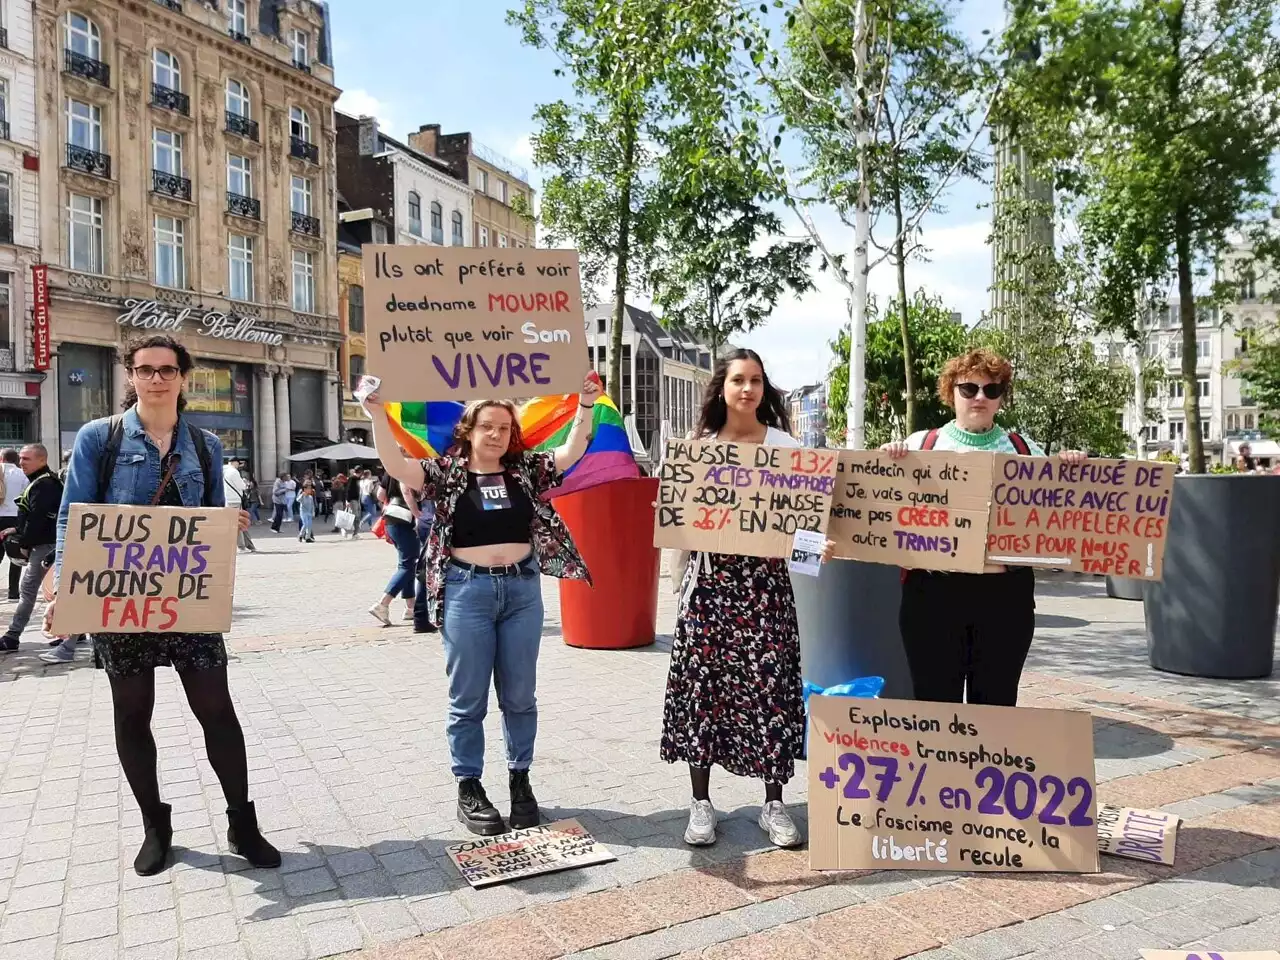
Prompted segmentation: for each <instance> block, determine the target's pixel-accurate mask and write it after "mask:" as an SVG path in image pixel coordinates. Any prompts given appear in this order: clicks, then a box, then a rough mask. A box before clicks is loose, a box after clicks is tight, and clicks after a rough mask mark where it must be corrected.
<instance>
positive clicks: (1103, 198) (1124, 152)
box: [1002, 0, 1280, 473]
mask: <svg viewBox="0 0 1280 960" xmlns="http://www.w3.org/2000/svg"><path fill="white" fill-rule="evenodd" d="M1006 43H1007V46H1008V49H1010V50H1017V51H1034V55H1033V56H1029V57H1027V58H1025V59H1022V60H1015V61H1013V65H1012V68H1011V71H1010V77H1009V87H1008V96H1007V97H1006V98H1005V100H1004V101H1003V103H1002V113H1003V119H1004V120H1005V121H1006V122H1008V123H1009V124H1010V126H1011V128H1013V129H1015V130H1016V132H1017V133H1018V135H1019V136H1020V138H1021V139H1022V140H1023V143H1024V144H1025V145H1028V146H1030V147H1031V148H1032V149H1033V150H1035V151H1037V152H1039V154H1040V155H1041V156H1043V157H1045V158H1047V159H1048V160H1049V161H1050V162H1051V163H1052V164H1053V166H1054V173H1055V176H1054V182H1055V184H1056V186H1057V187H1058V189H1059V191H1061V192H1062V193H1063V194H1064V195H1066V196H1069V197H1074V198H1078V201H1079V206H1078V209H1077V210H1076V217H1075V219H1076V222H1077V223H1078V224H1079V228H1080V232H1081V238H1082V249H1083V252H1084V254H1085V255H1086V256H1087V257H1088V259H1089V261H1090V264H1091V266H1092V268H1093V269H1095V270H1096V271H1097V274H1098V283H1097V287H1096V293H1097V296H1096V297H1095V299H1094V303H1093V312H1094V318H1095V320H1096V321H1097V322H1098V323H1099V324H1101V325H1102V326H1103V327H1106V328H1109V329H1117V330H1123V331H1126V332H1128V333H1132V331H1133V326H1134V324H1135V322H1136V320H1137V318H1138V317H1139V316H1140V315H1141V312H1142V311H1141V309H1140V306H1141V301H1142V295H1143V291H1144V289H1146V288H1148V287H1149V286H1151V285H1153V284H1163V283H1165V282H1167V280H1168V278H1169V277H1171V276H1172V277H1176V280H1177V297H1178V309H1179V317H1180V321H1181V328H1182V379H1183V383H1184V389H1183V395H1184V397H1185V400H1184V407H1183V409H1184V413H1185V416H1186V422H1187V438H1188V441H1189V444H1188V446H1189V450H1188V453H1189V459H1190V467H1191V470H1192V472H1196V473H1202V472H1204V469H1205V458H1204V447H1203V443H1202V440H1201V436H1200V431H1199V429H1197V427H1198V424H1199V423H1200V402H1199V392H1198V390H1197V389H1196V307H1197V297H1196V293H1195V277H1196V274H1197V272H1198V270H1199V271H1204V269H1205V265H1206V264H1210V263H1212V262H1213V260H1214V259H1215V258H1216V257H1217V256H1218V255H1219V254H1220V253H1221V252H1222V251H1223V250H1224V248H1225V247H1226V245H1227V243H1228V241H1229V239H1230V238H1231V236H1232V235H1233V234H1234V233H1235V232H1236V231H1238V230H1240V229H1241V228H1242V227H1244V226H1246V225H1247V224H1248V223H1249V222H1250V221H1251V220H1252V219H1253V218H1254V217H1255V215H1256V214H1258V213H1260V212H1261V211H1262V209H1263V205H1264V204H1265V202H1266V200H1267V199H1268V198H1269V195H1270V164H1271V160H1272V158H1273V157H1274V156H1275V155H1276V151H1277V149H1278V148H1280V32H1278V31H1277V29H1276V6H1275V3H1274V0H1215V2H1212V3H1196V2H1188V0H1020V2H1018V3H1017V4H1016V5H1015V7H1014V10H1013V16H1012V19H1011V22H1010V26H1009V29H1008V31H1007V33H1006Z"/></svg>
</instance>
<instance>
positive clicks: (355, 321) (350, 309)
mask: <svg viewBox="0 0 1280 960" xmlns="http://www.w3.org/2000/svg"><path fill="white" fill-rule="evenodd" d="M347 331H348V332H349V333H364V287H362V286H360V285H359V284H356V283H353V284H352V285H351V286H349V287H348V288H347ZM360 372H361V373H363V372H364V371H363V370H361V371H360Z"/></svg>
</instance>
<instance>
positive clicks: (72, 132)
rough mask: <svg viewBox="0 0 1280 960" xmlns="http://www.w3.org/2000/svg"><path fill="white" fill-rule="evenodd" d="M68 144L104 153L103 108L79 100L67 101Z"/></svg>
mask: <svg viewBox="0 0 1280 960" xmlns="http://www.w3.org/2000/svg"><path fill="white" fill-rule="evenodd" d="M67 143H69V144H71V146H73V147H80V148H81V149H84V150H92V151H93V152H94V153H102V152H103V151H102V108H101V107H99V106H97V105H95V104H92V103H81V102H80V101H79V100H68V101H67Z"/></svg>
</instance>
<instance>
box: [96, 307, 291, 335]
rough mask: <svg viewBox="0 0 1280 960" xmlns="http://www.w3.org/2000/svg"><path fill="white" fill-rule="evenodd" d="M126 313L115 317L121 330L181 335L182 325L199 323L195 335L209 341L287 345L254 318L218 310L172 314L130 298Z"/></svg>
mask: <svg viewBox="0 0 1280 960" xmlns="http://www.w3.org/2000/svg"><path fill="white" fill-rule="evenodd" d="M124 306H125V312H124V313H122V314H120V316H118V317H116V323H118V324H120V326H122V327H123V326H126V325H128V326H131V327H143V328H145V329H148V330H172V331H174V332H175V333H181V332H182V325H183V324H184V323H185V322H186V321H187V320H188V319H193V320H198V322H199V324H200V327H199V329H198V330H197V331H196V332H197V333H199V334H202V335H203V336H206V337H214V338H216V339H218V340H240V341H242V342H244V343H262V344H266V345H267V346H268V347H278V346H280V344H282V343H284V335H283V334H280V333H272V332H271V331H270V330H264V329H262V328H261V327H259V326H258V321H257V320H255V319H254V318H253V317H236V316H232V315H231V314H227V313H219V312H218V311H216V310H210V311H208V312H203V313H202V312H201V311H199V310H194V309H192V308H191V307H183V308H181V309H180V310H177V311H174V310H170V309H168V308H166V307H164V306H163V305H161V304H159V303H157V302H156V301H154V300H137V299H133V298H130V299H128V300H126V301H125V302H124Z"/></svg>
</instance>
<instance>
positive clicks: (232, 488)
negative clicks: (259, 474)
mask: <svg viewBox="0 0 1280 960" xmlns="http://www.w3.org/2000/svg"><path fill="white" fill-rule="evenodd" d="M222 489H223V492H224V493H225V494H226V498H227V506H229V507H234V506H238V505H239V504H240V503H242V502H243V500H244V491H245V483H244V478H243V477H241V476H240V471H239V470H237V469H236V468H235V467H233V466H231V464H229V463H228V464H227V465H226V466H225V467H223V468H222Z"/></svg>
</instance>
